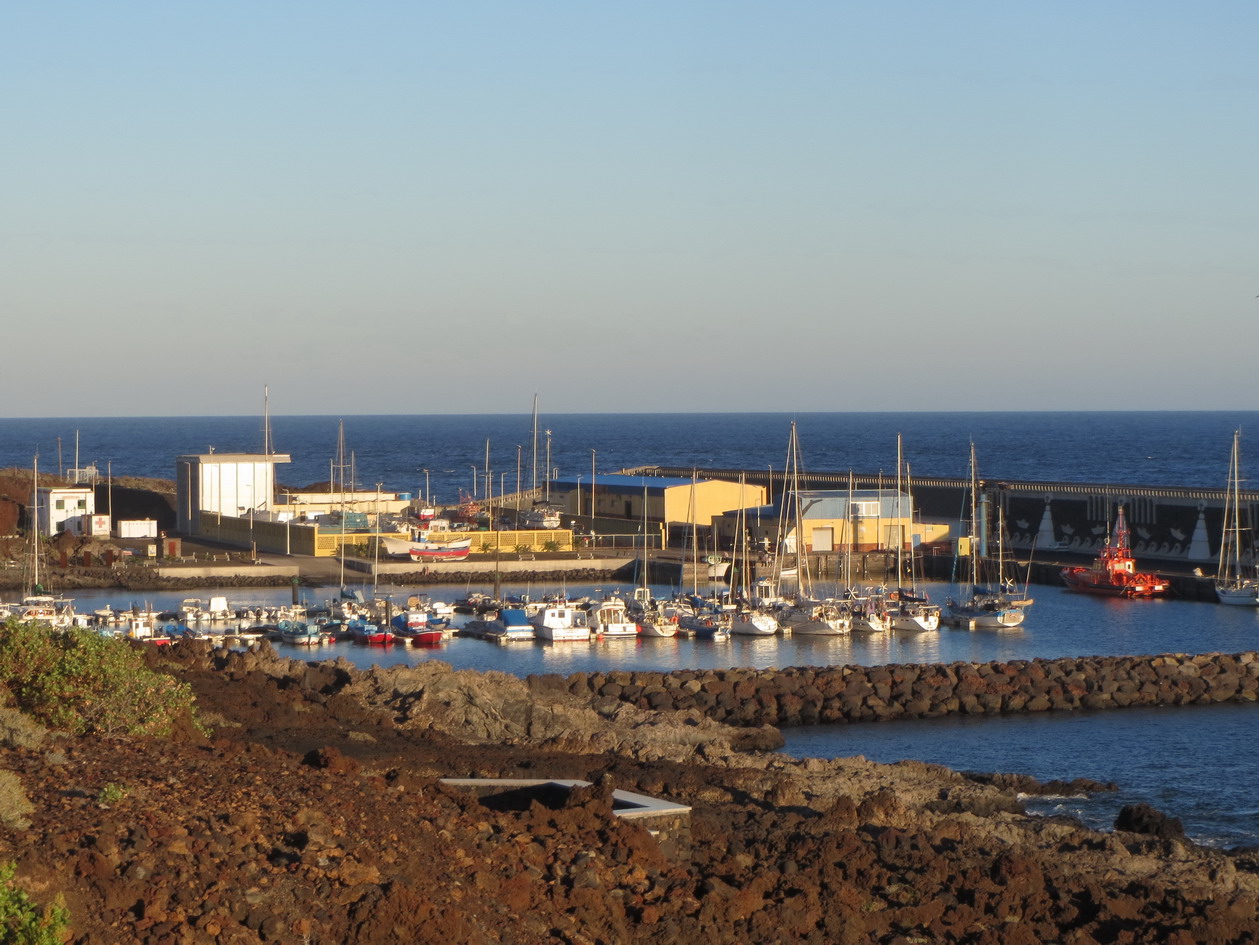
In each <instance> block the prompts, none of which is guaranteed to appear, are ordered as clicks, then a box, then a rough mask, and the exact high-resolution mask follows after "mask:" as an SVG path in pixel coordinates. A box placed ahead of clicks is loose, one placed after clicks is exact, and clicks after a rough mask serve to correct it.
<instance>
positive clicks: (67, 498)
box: [34, 486, 109, 536]
mask: <svg viewBox="0 0 1259 945" xmlns="http://www.w3.org/2000/svg"><path fill="white" fill-rule="evenodd" d="M34 507H35V509H36V510H37V514H36V518H35V527H36V528H37V529H38V530H39V533H40V534H41V535H48V536H52V535H57V534H60V533H61V532H71V533H73V534H75V535H97V534H100V531H99V529H100V523H99V522H97V521H96V520H97V519H100V518H103V519H104V521H105V525H104V529H105V534H109V519H108V517H106V516H98V515H97V514H96V493H95V491H94V490H93V489H92V488H91V487H88V486H40V487H39V488H38V489H36V490H35V502H34Z"/></svg>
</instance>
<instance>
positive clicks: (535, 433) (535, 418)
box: [533, 394, 538, 492]
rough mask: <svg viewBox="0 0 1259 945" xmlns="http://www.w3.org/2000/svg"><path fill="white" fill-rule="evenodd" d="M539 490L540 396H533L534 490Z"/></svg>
mask: <svg viewBox="0 0 1259 945" xmlns="http://www.w3.org/2000/svg"><path fill="white" fill-rule="evenodd" d="M537 488H538V395H537V394H534V395H533V489H534V491H535V492H536V491H537Z"/></svg>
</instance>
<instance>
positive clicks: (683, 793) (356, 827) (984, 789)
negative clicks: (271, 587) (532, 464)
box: [0, 641, 1259, 945]
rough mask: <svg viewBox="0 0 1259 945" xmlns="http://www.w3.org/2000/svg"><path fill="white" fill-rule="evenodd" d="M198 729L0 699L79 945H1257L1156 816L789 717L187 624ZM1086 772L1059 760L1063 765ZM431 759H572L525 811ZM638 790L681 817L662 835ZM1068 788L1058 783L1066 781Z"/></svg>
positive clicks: (20, 836) (1247, 907) (4, 834)
mask: <svg viewBox="0 0 1259 945" xmlns="http://www.w3.org/2000/svg"><path fill="white" fill-rule="evenodd" d="M150 658H151V660H153V661H154V662H155V663H159V664H160V665H162V666H163V667H165V668H167V669H169V671H170V672H172V673H174V674H175V675H177V676H179V677H180V678H181V679H183V680H185V681H187V682H188V683H190V684H191V685H192V686H193V687H194V689H195V691H196V693H197V696H198V702H199V704H200V705H201V707H202V711H203V715H204V718H205V720H206V721H207V722H208V723H209V725H210V728H211V729H212V731H211V733H210V734H209V735H208V736H206V735H202V734H200V733H198V732H196V731H193V730H191V729H190V730H188V731H186V732H184V733H182V734H181V735H180V736H178V737H176V738H173V739H164V740H155V741H150V742H136V741H119V740H108V739H98V738H87V739H67V738H58V737H54V736H52V735H49V734H47V733H42V732H40V731H37V730H33V729H32V728H31V727H30V726H29V725H26V724H23V723H22V722H21V721H20V720H18V719H15V718H14V717H13V716H12V715H11V714H6V715H4V716H3V717H0V742H3V743H4V745H5V747H3V749H0V768H3V769H7V770H8V771H10V772H12V773H13V774H14V775H16V778H12V777H9V778H5V779H0V822H2V826H0V860H7V859H12V860H16V861H17V863H18V867H19V868H18V880H19V882H20V883H21V885H22V886H23V887H24V888H25V889H27V890H28V891H29V892H30V893H31V894H32V895H33V896H34V897H35V898H36V899H38V900H40V901H43V902H49V901H52V899H53V898H54V897H55V896H57V895H61V896H63V897H64V900H65V903H66V905H67V906H68V908H69V909H70V912H71V916H72V928H73V937H72V940H73V941H75V942H83V943H88V942H92V943H108V942H128V943H134V942H139V943H153V945H157V943H184V942H186V943H206V942H221V943H253V942H285V943H290V942H301V943H343V942H345V943H389V942H398V943H413V942H441V943H443V945H450V943H483V942H485V943H489V942H498V943H542V942H564V943H574V945H576V943H582V945H594V943H607V945H612V943H635V942H644V943H646V942H651V943H672V942H685V943H687V945H703V943H710V942H711V943H729V942H739V943H779V942H818V943H844V942H888V943H915V942H919V943H926V942H932V943H934V942H968V943H986V942H992V943H997V942H1000V943H1015V945H1018V943H1050V942H1062V943H1081V945H1083V943H1091V942H1116V943H1127V942H1159V943H1165V942H1172V943H1186V945H1187V943H1217V942H1218V943H1225V942H1238V943H1241V942H1254V941H1256V938H1257V936H1259V917H1257V914H1256V910H1257V906H1259V858H1257V857H1256V856H1255V855H1254V854H1253V853H1247V852H1246V851H1233V852H1232V853H1225V852H1221V851H1214V850H1208V849H1203V848H1199V847H1196V846H1194V845H1193V844H1191V843H1188V842H1186V841H1185V840H1184V839H1183V838H1179V837H1177V836H1175V831H1174V829H1168V825H1167V824H1166V823H1165V822H1162V821H1160V820H1159V819H1158V818H1157V817H1148V818H1146V819H1145V821H1144V822H1142V821H1141V820H1140V819H1139V818H1137V819H1134V820H1133V821H1132V822H1131V824H1130V826H1132V827H1134V828H1137V829H1141V830H1145V831H1148V832H1143V833H1137V832H1125V831H1116V832H1114V833H1099V832H1096V831H1092V830H1088V829H1085V828H1083V827H1082V826H1080V825H1078V824H1076V823H1074V822H1070V821H1065V820H1052V819H1045V818H1038V817H1031V816H1028V815H1025V814H1024V813H1022V809H1021V805H1020V802H1019V800H1018V795H1017V794H1016V793H1015V791H1016V789H1017V790H1023V791H1027V790H1030V789H1034V788H1035V785H1034V784H1032V783H1030V782H1028V781H1026V779H1019V778H1016V777H1010V778H986V779H985V778H968V777H965V776H963V775H961V774H958V773H955V772H952V771H949V770H947V769H944V768H940V767H936V766H930V765H923V764H917V763H902V764H898V765H878V764H873V763H870V762H867V761H865V760H863V759H860V758H855V759H843V760H837V761H817V760H811V761H803V762H795V761H791V760H789V759H786V758H783V757H781V756H778V755H776V754H774V753H772V752H771V751H768V750H767V749H772V748H773V747H775V746H776V745H777V744H778V743H779V741H780V740H779V738H778V736H777V732H776V730H774V729H772V728H752V729H749V728H733V727H730V726H728V725H725V724H722V723H720V722H717V721H715V720H714V719H712V718H709V717H707V716H705V715H704V714H703V713H702V712H701V711H699V710H697V709H694V708H692V709H681V710H679V709H675V710H657V709H651V708H643V707H641V706H637V705H633V704H630V703H628V702H625V701H623V700H618V699H609V698H605V697H600V696H599V695H597V694H579V693H573V692H571V691H569V689H568V688H566V687H564V686H560V685H555V684H554V680H548V679H535V680H528V681H526V680H520V679H517V678H515V677H512V676H507V675H503V674H497V673H487V674H478V673H473V672H469V671H454V670H451V669H450V668H449V667H448V666H445V665H444V664H428V665H425V666H423V667H419V668H394V669H389V670H373V671H367V672H362V671H357V670H354V669H353V668H352V667H351V666H350V665H349V664H348V663H344V662H338V663H331V664H329V663H312V664H306V663H301V662H297V661H288V660H281V659H278V658H277V657H276V656H275V654H274V652H273V651H272V650H271V648H270V647H268V646H265V645H264V646H262V647H261V648H258V649H256V650H254V651H252V652H249V653H230V652H228V651H226V650H219V651H211V650H210V649H209V648H208V647H207V646H206V645H205V644H203V643H198V642H195V641H193V642H189V643H184V644H180V645H178V646H176V647H171V648H170V649H169V652H162V651H159V650H157V649H154V650H153V651H152V652H151V656H150ZM1067 774H1069V773H1067ZM442 777H529V778H544V777H554V778H580V779H585V780H588V781H591V782H594V785H595V786H594V787H592V788H590V789H587V790H583V791H575V792H573V793H572V794H570V795H568V797H567V798H566V799H564V800H562V801H560V802H557V803H548V804H543V803H534V804H533V805H532V806H531V807H529V808H528V809H525V810H500V809H493V808H491V807H489V806H486V805H485V804H483V803H482V802H481V801H479V800H477V799H476V798H475V797H474V796H472V795H471V794H469V793H467V792H464V791H461V790H457V789H454V788H451V787H448V786H445V785H442V784H440V783H439V780H438V779H439V778H442ZM614 787H615V788H621V789H626V790H631V791H636V792H639V793H644V794H649V795H657V796H661V797H664V798H666V799H669V800H672V801H676V802H679V803H683V804H688V805H690V806H691V807H692V808H693V811H692V815H691V821H690V835H689V838H688V837H686V836H682V837H678V838H672V839H668V840H664V841H662V840H660V839H657V838H656V837H653V836H652V835H651V834H650V833H648V832H647V830H645V829H644V828H643V827H641V826H636V825H635V824H634V823H631V822H626V821H623V820H621V819H620V818H616V817H614V816H612V815H611V807H610V801H609V792H610V791H611V789H612V788H614ZM1058 787H1059V789H1060V786H1058Z"/></svg>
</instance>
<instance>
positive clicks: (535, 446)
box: [516, 427, 538, 512]
mask: <svg viewBox="0 0 1259 945" xmlns="http://www.w3.org/2000/svg"><path fill="white" fill-rule="evenodd" d="M537 435H538V434H537V427H535V428H534V440H533V469H534V473H533V477H534V478H535V479H536V478H537V477H538V473H537V469H538V440H537ZM521 449H523V447H522V446H521V444H519V443H517V444H516V511H517V512H519V511H520V451H521ZM533 487H534V488H535V489H536V488H537V487H538V484H537V483H536V482H535V483H534V484H533Z"/></svg>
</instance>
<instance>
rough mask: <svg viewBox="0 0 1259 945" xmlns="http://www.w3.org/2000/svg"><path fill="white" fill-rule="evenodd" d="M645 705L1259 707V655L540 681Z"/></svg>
mask: <svg viewBox="0 0 1259 945" xmlns="http://www.w3.org/2000/svg"><path fill="white" fill-rule="evenodd" d="M529 679H530V683H531V685H532V686H534V687H536V688H538V689H539V690H540V691H542V690H545V689H546V688H547V687H549V686H563V687H564V688H567V689H568V690H569V691H570V692H572V693H574V694H577V695H588V696H592V697H593V698H595V699H596V700H619V701H622V702H628V703H630V704H632V705H635V706H637V707H638V708H640V709H656V710H682V711H686V710H698V711H700V712H702V713H703V714H704V715H706V716H708V717H709V718H712V719H715V720H717V721H719V722H725V723H726V724H729V725H738V726H749V727H756V726H761V725H773V726H778V727H786V726H801V725H815V724H818V723H837V722H878V721H886V720H889V719H925V718H936V717H940V716H946V715H959V714H960V715H1000V714H1007V713H1018V712H1051V711H1073V710H1092V709H1112V708H1125V707H1128V706H1182V705H1202V704H1211V703H1220V702H1248V703H1255V702H1256V701H1259V654H1257V653H1256V652H1254V651H1248V652H1244V653H1235V654H1227V653H1204V654H1198V655H1187V654H1184V653H1163V654H1160V655H1157V656H1089V657H1075V658H1068V659H1055V660H1047V659H1035V660H1009V661H1004V662H990V663H966V662H957V663H947V664H942V663H936V664H913V663H909V664H889V665H883V666H829V667H791V668H787V669H763V670H757V669H726V670H693V671H675V672H646V671H617V670H613V671H609V672H598V673H578V674H574V675H571V676H567V677H562V676H531V677H529Z"/></svg>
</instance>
